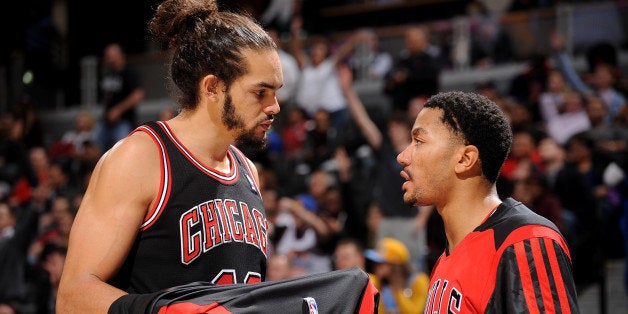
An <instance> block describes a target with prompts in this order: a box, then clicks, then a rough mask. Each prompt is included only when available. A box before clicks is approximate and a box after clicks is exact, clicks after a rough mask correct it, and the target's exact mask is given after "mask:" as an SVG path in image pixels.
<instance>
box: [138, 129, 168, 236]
mask: <svg viewBox="0 0 628 314" xmlns="http://www.w3.org/2000/svg"><path fill="white" fill-rule="evenodd" d="M135 131H141V132H144V133H146V134H147V135H148V136H150V137H151V138H152V140H153V142H155V144H156V145H157V149H158V150H159V156H160V158H159V165H160V172H159V173H160V179H159V181H160V182H159V191H158V193H157V196H155V200H154V203H153V206H152V207H151V208H150V209H149V210H148V212H147V213H146V215H145V216H144V220H143V221H142V224H141V226H140V231H145V230H146V229H148V228H150V227H151V226H152V225H153V224H154V223H155V221H157V219H158V218H159V216H160V215H161V213H162V209H163V208H164V207H165V206H166V201H167V200H168V197H169V196H170V189H171V184H170V182H171V179H170V178H171V172H170V158H169V157H168V152H167V151H166V146H165V145H164V143H163V141H162V140H161V138H160V137H159V136H158V135H157V134H156V133H155V131H154V130H153V129H152V128H150V127H148V126H141V127H139V128H137V129H136V130H135ZM135 131H134V132H135Z"/></svg>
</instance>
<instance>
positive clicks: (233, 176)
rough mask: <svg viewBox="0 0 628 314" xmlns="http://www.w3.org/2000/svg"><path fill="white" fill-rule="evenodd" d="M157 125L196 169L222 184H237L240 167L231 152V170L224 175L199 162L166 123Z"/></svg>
mask: <svg viewBox="0 0 628 314" xmlns="http://www.w3.org/2000/svg"><path fill="white" fill-rule="evenodd" d="M157 124H159V126H161V128H162V129H163V130H164V132H165V133H166V134H167V135H168V137H169V138H170V140H171V141H172V142H173V143H174V144H175V146H176V147H177V149H179V151H180V152H181V153H182V154H183V156H185V158H187V159H188V160H189V161H190V162H191V163H192V164H193V165H194V166H195V167H196V168H198V169H199V170H201V171H202V172H203V173H205V174H207V175H208V176H210V177H212V178H214V179H215V180H217V181H219V182H220V183H222V184H235V183H236V182H237V180H238V177H239V173H238V171H237V170H238V166H237V164H236V161H235V158H234V157H233V155H232V154H231V152H230V151H229V150H227V158H228V159H229V165H230V168H231V169H229V173H224V172H222V171H219V170H216V169H214V168H211V167H208V166H206V165H205V164H203V163H202V162H201V161H200V160H198V159H197V158H196V157H195V156H194V155H193V154H192V153H191V152H190V151H189V150H188V149H187V148H186V147H185V146H184V145H183V143H181V141H179V139H178V138H177V136H176V135H175V134H174V133H172V130H170V127H168V125H167V124H166V123H165V122H163V121H157Z"/></svg>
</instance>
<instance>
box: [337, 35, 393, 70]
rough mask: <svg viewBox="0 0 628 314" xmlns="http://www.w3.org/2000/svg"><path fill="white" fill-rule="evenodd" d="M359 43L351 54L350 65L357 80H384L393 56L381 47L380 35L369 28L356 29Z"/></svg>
mask: <svg viewBox="0 0 628 314" xmlns="http://www.w3.org/2000/svg"><path fill="white" fill-rule="evenodd" d="M354 36H357V40H358V44H357V45H356V47H355V49H354V52H353V54H351V55H350V56H349V60H348V63H349V66H350V67H351V69H352V70H353V72H354V73H355V78H356V81H369V80H376V81H377V80H382V79H384V76H385V75H386V74H388V72H389V71H390V69H391V67H392V65H393V61H394V60H393V57H392V56H391V55H390V53H388V52H386V51H384V50H382V49H381V46H380V42H379V36H378V35H377V33H376V32H375V31H374V30H372V29H369V28H362V29H359V30H357V31H356V33H355V35H354Z"/></svg>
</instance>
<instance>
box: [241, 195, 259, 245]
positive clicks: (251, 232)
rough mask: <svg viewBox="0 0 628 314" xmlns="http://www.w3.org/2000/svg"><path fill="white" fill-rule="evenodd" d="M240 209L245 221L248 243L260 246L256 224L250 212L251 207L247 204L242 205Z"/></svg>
mask: <svg viewBox="0 0 628 314" xmlns="http://www.w3.org/2000/svg"><path fill="white" fill-rule="evenodd" d="M240 209H241V212H242V218H243V220H244V230H245V232H246V236H245V241H246V243H249V244H253V245H255V246H259V239H258V238H257V231H256V230H255V222H254V221H253V217H251V213H250V212H249V206H248V205H247V204H246V203H240Z"/></svg>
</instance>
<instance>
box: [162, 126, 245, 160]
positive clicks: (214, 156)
mask: <svg viewBox="0 0 628 314" xmlns="http://www.w3.org/2000/svg"><path fill="white" fill-rule="evenodd" d="M196 116H197V115H182V116H178V117H176V118H174V119H172V120H170V121H168V122H167V124H168V126H169V127H170V129H171V130H172V132H173V133H174V135H175V136H176V137H177V139H178V140H179V141H180V142H181V144H183V146H185V147H186V148H187V149H188V150H189V151H190V152H191V153H192V154H193V155H194V156H195V157H196V158H198V159H199V160H200V161H201V162H203V163H204V164H205V165H207V166H209V167H212V168H214V169H218V170H221V169H222V168H224V166H225V162H227V149H228V148H229V145H231V144H232V143H233V139H232V135H231V134H229V133H227V132H223V133H225V134H223V133H221V130H223V129H224V128H220V127H213V126H212V123H211V122H209V121H205V120H202V119H199V118H198V117H196Z"/></svg>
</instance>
